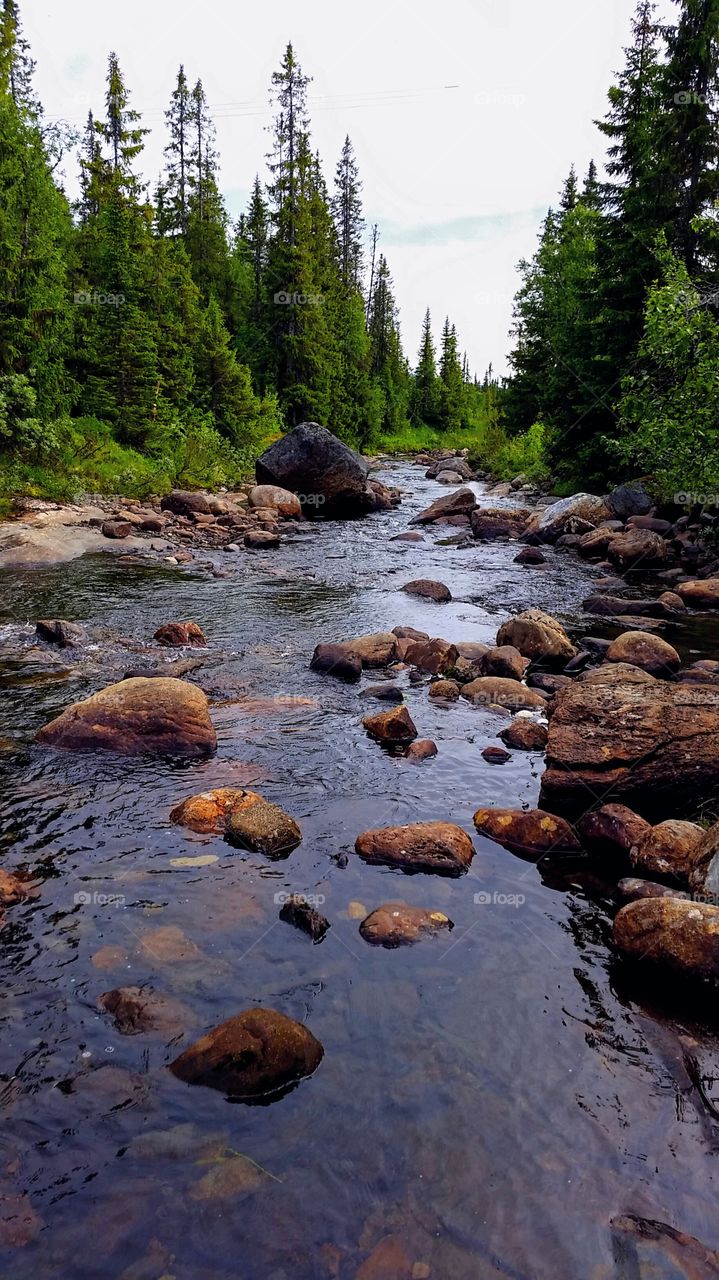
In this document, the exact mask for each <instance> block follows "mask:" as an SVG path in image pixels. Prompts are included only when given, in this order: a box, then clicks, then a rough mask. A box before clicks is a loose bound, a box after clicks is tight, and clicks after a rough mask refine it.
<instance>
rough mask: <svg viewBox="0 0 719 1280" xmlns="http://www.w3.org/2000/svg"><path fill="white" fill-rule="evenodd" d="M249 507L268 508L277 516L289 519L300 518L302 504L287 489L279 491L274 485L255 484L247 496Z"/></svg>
mask: <svg viewBox="0 0 719 1280" xmlns="http://www.w3.org/2000/svg"><path fill="white" fill-rule="evenodd" d="M248 498H249V504H250V506H251V507H265V508H266V507H269V508H271V509H272V510H273V511H276V512H277V513H278V515H281V516H285V517H286V518H290V519H295V520H296V519H299V518H301V516H302V503H301V502H300V500H299V498H298V497H297V495H296V494H294V493H290V491H289V489H280V488H279V486H278V485H274V484H256V485H254V486H253V488H252V489H250V492H249V494H248Z"/></svg>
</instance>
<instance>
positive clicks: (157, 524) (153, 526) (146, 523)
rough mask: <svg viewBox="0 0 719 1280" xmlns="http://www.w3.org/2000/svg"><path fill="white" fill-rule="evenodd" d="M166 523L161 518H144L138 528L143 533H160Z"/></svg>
mask: <svg viewBox="0 0 719 1280" xmlns="http://www.w3.org/2000/svg"><path fill="white" fill-rule="evenodd" d="M166 523H167V522H166V521H165V520H163V518H162V516H145V517H144V519H143V520H142V522H141V524H140V528H141V529H142V531H143V533H162V531H163V529H164V528H165V525H166Z"/></svg>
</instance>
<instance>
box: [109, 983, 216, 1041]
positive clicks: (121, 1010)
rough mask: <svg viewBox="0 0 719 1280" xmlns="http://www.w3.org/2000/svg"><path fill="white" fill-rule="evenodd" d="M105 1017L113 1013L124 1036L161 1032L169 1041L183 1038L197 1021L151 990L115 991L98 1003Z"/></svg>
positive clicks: (119, 989) (149, 988)
mask: <svg viewBox="0 0 719 1280" xmlns="http://www.w3.org/2000/svg"><path fill="white" fill-rule="evenodd" d="M97 1003H98V1006H99V1008H100V1009H102V1010H103V1012H104V1013H111V1014H112V1016H113V1018H114V1021H115V1026H116V1027H117V1029H118V1031H119V1032H120V1033H121V1035H123V1036H137V1035H140V1034H144V1033H146V1032H149V1031H159V1032H161V1033H162V1034H163V1035H166V1036H168V1037H170V1036H173V1037H174V1036H177V1035H180V1034H181V1033H182V1032H183V1031H185V1030H186V1028H187V1026H188V1024H190V1023H192V1022H194V1021H195V1018H194V1016H193V1015H192V1013H191V1011H190V1010H189V1009H187V1008H185V1006H184V1005H182V1004H181V1003H180V1002H179V1000H174V999H173V998H172V997H171V996H163V995H161V994H160V993H159V992H157V991H153V989H152V987H148V986H142V987H116V988H115V990H114V991H106V992H105V993H104V994H103V995H101V996H100V998H99V999H98V1002H97Z"/></svg>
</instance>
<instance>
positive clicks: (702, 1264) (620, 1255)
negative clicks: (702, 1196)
mask: <svg viewBox="0 0 719 1280" xmlns="http://www.w3.org/2000/svg"><path fill="white" fill-rule="evenodd" d="M611 1228H612V1237H613V1253H614V1256H615V1258H617V1260H618V1261H619V1262H620V1265H621V1268H622V1269H621V1272H619V1271H617V1272H616V1275H617V1278H618V1280H619V1277H620V1276H621V1280H624V1277H626V1280H716V1277H717V1276H719V1253H717V1252H716V1251H715V1250H714V1249H709V1248H708V1247H707V1246H706V1245H705V1244H702V1242H701V1240H696V1239H695V1238H694V1236H688V1235H685V1233H684V1232H683V1231H677V1229H676V1227H672V1226H670V1225H669V1223H668V1222H654V1221H652V1220H651V1219H649V1218H638V1217H635V1215H634V1214H629V1215H627V1216H626V1217H622V1218H613V1219H612V1222H611Z"/></svg>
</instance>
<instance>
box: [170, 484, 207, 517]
mask: <svg viewBox="0 0 719 1280" xmlns="http://www.w3.org/2000/svg"><path fill="white" fill-rule="evenodd" d="M160 507H161V509H162V510H163V511H171V512H172V513H173V515H176V516H190V515H192V512H193V511H201V512H204V513H205V515H211V514H212V513H211V511H210V504H209V502H208V500H207V495H206V494H204V493H191V492H189V491H188V490H187V489H173V491H172V493H167V494H165V497H164V498H163V499H162V501H161V503H160Z"/></svg>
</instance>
